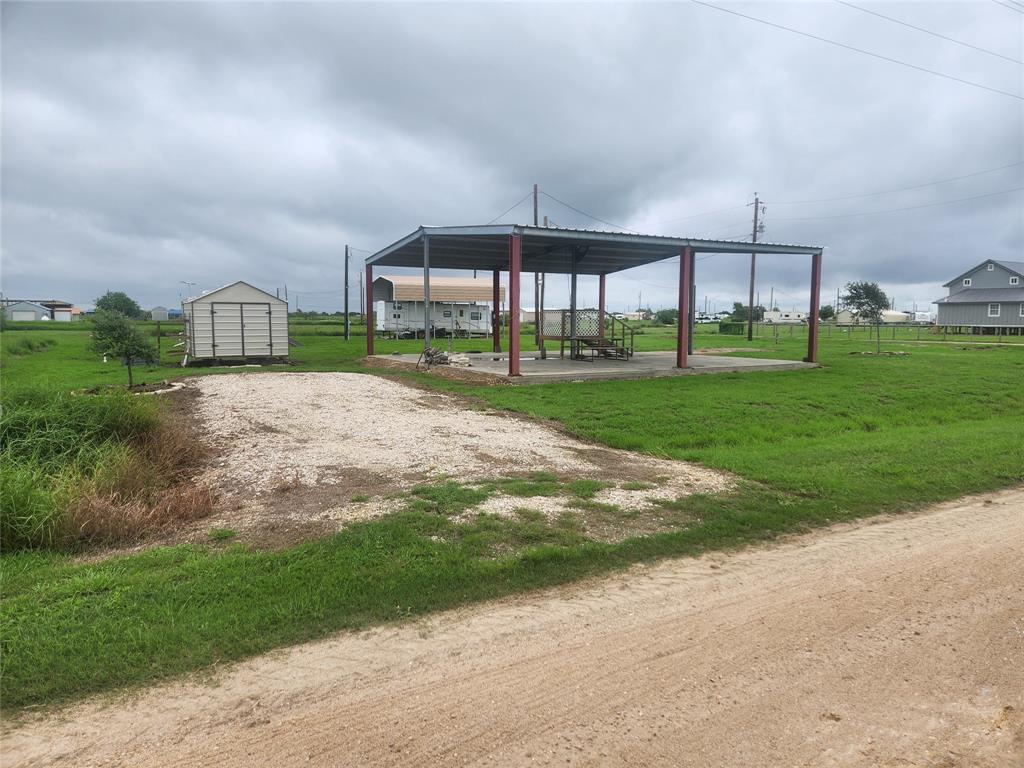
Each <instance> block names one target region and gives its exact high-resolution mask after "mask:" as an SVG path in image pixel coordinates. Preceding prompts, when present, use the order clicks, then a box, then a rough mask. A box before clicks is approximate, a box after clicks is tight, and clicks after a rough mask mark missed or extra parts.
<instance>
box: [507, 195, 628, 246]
mask: <svg viewBox="0 0 1024 768" xmlns="http://www.w3.org/2000/svg"><path fill="white" fill-rule="evenodd" d="M540 193H541V194H542V195H544V196H545V197H550V198H551V199H552V200H554V201H555V202H556V203H559V204H561V205H564V206H565V207H566V208H568V209H570V210H573V211H576V213H580V214H583V215H584V216H586V217H587V218H588V219H593V220H594V221H599V222H601V223H602V224H607V225H608V226H609V227H615V228H616V229H624V230H626V231H627V232H632V233H633V234H634V235H639V234H640V233H639V232H637V231H636V230H635V229H630V228H629V227H623V226H621V225H620V224H612V223H611V222H610V221H605V220H604V219H599V218H598V217H597V216H594V215H593V214H591V213H587V212H586V211H581V210H580V209H579V208H577V207H576V206H574V205H569V203H567V202H565V201H564V200H559V199H558V198H557V197H555V196H554V195H552V194H549V193H547V192H545V191H544V190H543V189H542V190H540ZM531 194H532V193H531ZM527 197H529V195H527ZM524 199H525V198H524Z"/></svg>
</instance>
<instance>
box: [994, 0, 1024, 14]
mask: <svg viewBox="0 0 1024 768" xmlns="http://www.w3.org/2000/svg"><path fill="white" fill-rule="evenodd" d="M992 2H993V3H995V4H996V5H1001V6H1003V8H1009V9H1010V10H1011V11H1016V12H1017V13H1024V11H1022V10H1021V9H1020V8H1016V7H1014V6H1012V5H1009V4H1007V3H1001V2H999V0H992Z"/></svg>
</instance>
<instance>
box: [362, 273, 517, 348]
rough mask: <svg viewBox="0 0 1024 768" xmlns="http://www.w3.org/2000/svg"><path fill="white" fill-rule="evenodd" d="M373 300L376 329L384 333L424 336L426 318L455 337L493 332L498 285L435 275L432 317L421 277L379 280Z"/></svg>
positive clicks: (502, 293) (502, 291)
mask: <svg viewBox="0 0 1024 768" xmlns="http://www.w3.org/2000/svg"><path fill="white" fill-rule="evenodd" d="M373 299H374V304H373V312H374V326H375V327H376V329H377V331H379V332H382V333H388V334H396V335H405V334H409V333H412V334H416V333H421V332H422V331H423V325H424V319H425V318H426V317H430V325H431V327H432V328H433V329H434V331H435V332H444V333H450V334H451V335H453V336H462V335H470V336H472V335H481V334H482V335H486V334H488V333H490V332H491V304H492V303H493V301H494V283H493V282H492V281H491V280H489V279H485V278H473V277H433V276H432V277H431V278H430V309H429V315H428V310H427V307H426V305H425V304H424V292H423V278H422V277H421V276H419V275H382V276H380V277H378V278H377V279H376V280H374V281H373ZM504 300H505V286H503V285H501V286H499V287H498V302H499V303H501V302H504ZM499 309H500V308H499Z"/></svg>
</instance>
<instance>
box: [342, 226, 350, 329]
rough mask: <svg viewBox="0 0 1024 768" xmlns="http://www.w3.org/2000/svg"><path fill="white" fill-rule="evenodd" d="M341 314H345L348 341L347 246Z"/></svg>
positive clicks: (346, 250)
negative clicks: (343, 299) (343, 298)
mask: <svg viewBox="0 0 1024 768" xmlns="http://www.w3.org/2000/svg"><path fill="white" fill-rule="evenodd" d="M342 312H344V313H345V341H348V331H349V327H348V245H346V246H345V301H344V306H343V307H342Z"/></svg>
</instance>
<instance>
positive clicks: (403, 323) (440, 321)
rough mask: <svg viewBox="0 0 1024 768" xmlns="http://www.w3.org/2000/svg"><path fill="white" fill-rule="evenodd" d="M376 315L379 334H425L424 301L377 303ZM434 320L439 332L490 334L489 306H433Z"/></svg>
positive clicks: (432, 303)
mask: <svg viewBox="0 0 1024 768" xmlns="http://www.w3.org/2000/svg"><path fill="white" fill-rule="evenodd" d="M373 313H374V326H375V327H376V329H377V330H378V331H392V332H395V333H401V332H403V331H422V330H423V315H424V304H423V302H422V301H376V302H374V306H373ZM446 313H447V316H446ZM430 317H431V319H432V321H433V323H432V325H433V327H434V328H437V329H441V328H445V329H448V330H454V331H458V332H463V331H465V332H468V333H482V334H486V333H489V332H490V328H491V307H490V305H489V304H469V303H455V304H452V303H447V302H438V303H435V302H431V314H430Z"/></svg>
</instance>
